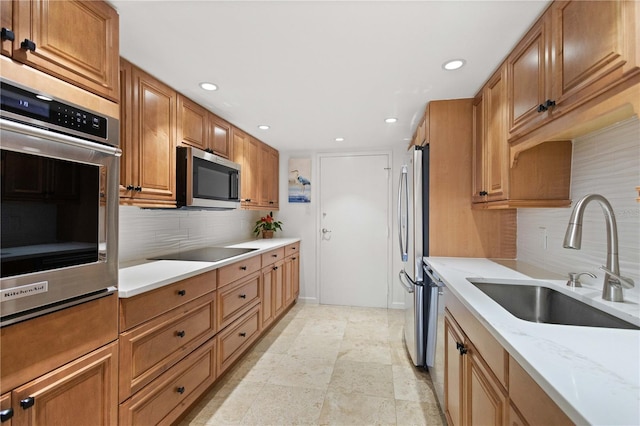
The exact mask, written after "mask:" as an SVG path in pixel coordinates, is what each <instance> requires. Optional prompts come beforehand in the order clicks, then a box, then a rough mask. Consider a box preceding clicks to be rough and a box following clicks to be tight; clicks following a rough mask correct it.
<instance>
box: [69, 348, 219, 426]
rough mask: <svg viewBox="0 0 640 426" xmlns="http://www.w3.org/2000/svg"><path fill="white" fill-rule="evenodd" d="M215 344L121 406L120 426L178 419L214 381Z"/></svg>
mask: <svg viewBox="0 0 640 426" xmlns="http://www.w3.org/2000/svg"><path fill="white" fill-rule="evenodd" d="M216 340H217V339H216V338H213V339H210V340H209V341H207V342H206V343H205V344H204V345H202V346H201V347H200V348H198V349H196V350H195V351H194V352H192V353H191V354H189V355H188V356H186V357H185V358H184V359H183V360H182V361H180V362H179V363H178V364H176V365H175V366H173V367H172V368H171V369H169V370H167V371H166V372H164V373H163V374H162V375H161V376H159V377H158V378H157V379H155V380H154V381H153V382H151V383H149V384H148V385H147V386H145V387H144V388H143V389H142V390H140V391H139V392H137V393H136V394H135V395H133V396H132V397H131V398H129V399H128V400H127V401H125V402H124V403H122V404H120V412H119V418H120V422H119V424H120V425H121V426H125V425H169V424H171V423H172V422H173V421H175V420H176V419H177V418H178V417H180V415H181V414H182V413H183V412H184V410H185V409H187V408H188V407H189V406H190V405H191V404H193V403H194V402H195V401H196V400H197V399H198V398H199V397H200V396H201V395H202V393H204V392H205V391H206V390H207V389H208V388H209V386H210V385H211V384H213V382H214V381H215V380H216ZM69 424H72V423H69ZM87 424H89V423H87Z"/></svg>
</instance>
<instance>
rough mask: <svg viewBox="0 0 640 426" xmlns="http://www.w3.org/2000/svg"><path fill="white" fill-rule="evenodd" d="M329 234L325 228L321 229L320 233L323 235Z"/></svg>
mask: <svg viewBox="0 0 640 426" xmlns="http://www.w3.org/2000/svg"><path fill="white" fill-rule="evenodd" d="M330 232H331V231H329V230H328V229H327V228H322V233H323V234H328V233H330Z"/></svg>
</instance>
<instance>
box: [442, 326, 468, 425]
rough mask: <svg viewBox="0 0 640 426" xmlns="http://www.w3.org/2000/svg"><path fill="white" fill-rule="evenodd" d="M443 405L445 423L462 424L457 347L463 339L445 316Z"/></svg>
mask: <svg viewBox="0 0 640 426" xmlns="http://www.w3.org/2000/svg"><path fill="white" fill-rule="evenodd" d="M444 335H445V345H444V368H445V376H446V377H445V382H444V384H445V385H444V401H445V402H444V404H445V416H446V417H447V423H448V424H449V425H451V426H459V425H461V424H462V410H463V404H462V389H463V387H462V386H463V382H462V380H463V374H462V373H463V361H464V357H463V356H462V355H461V354H460V351H459V350H458V346H459V345H461V344H463V343H464V339H463V337H462V334H461V332H460V331H458V329H457V327H456V326H455V324H454V323H453V322H452V320H451V319H450V318H449V316H446V317H445V319H444Z"/></svg>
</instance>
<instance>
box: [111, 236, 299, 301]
mask: <svg viewBox="0 0 640 426" xmlns="http://www.w3.org/2000/svg"><path fill="white" fill-rule="evenodd" d="M298 241H300V238H272V239H263V240H251V241H245V242H241V243H234V244H217V245H216V246H218V247H231V248H253V249H256V250H254V251H251V252H249V253H244V254H241V255H239V256H233V257H230V258H227V259H224V260H220V261H218V262H197V261H184V260H142V261H137V262H129V263H126V264H123V265H120V269H119V273H118V296H119V297H120V298H127V297H133V296H136V295H138V294H142V293H145V292H147V291H150V290H155V289H157V288H160V287H162V286H165V285H168V284H173V283H175V282H177V281H180V280H184V279H186V278H191V277H194V276H196V275H199V274H202V273H205V272H208V271H212V270H214V269H218V268H220V267H222V266H225V265H228V264H230V263H234V262H237V261H239V260H243V259H247V258H250V257H253V256H259V255H261V254H262V253H265V252H267V251H269V250H273V249H276V248H279V247H284V246H286V245H288V244H292V243H295V242H298Z"/></svg>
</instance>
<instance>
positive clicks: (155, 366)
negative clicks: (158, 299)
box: [119, 292, 216, 401]
mask: <svg viewBox="0 0 640 426" xmlns="http://www.w3.org/2000/svg"><path fill="white" fill-rule="evenodd" d="M215 332H216V327H215V292H211V293H207V294H205V295H204V296H202V297H200V298H198V299H196V300H193V301H191V302H189V303H187V304H186V305H183V306H180V307H179V308H177V309H174V310H172V311H169V312H167V313H165V314H163V315H161V316H159V317H157V318H155V319H153V320H151V321H149V322H146V323H144V324H142V325H140V326H138V327H136V328H134V329H132V330H130V331H127V332H126V333H122V334H121V335H120V383H119V385H120V401H124V400H125V399H127V398H128V397H129V396H131V395H132V394H133V393H135V392H136V391H138V390H139V389H141V388H142V387H143V386H145V385H146V384H147V383H149V382H150V381H152V380H153V379H154V378H156V377H158V376H159V375H160V374H161V373H162V372H163V371H165V370H167V369H168V368H169V367H171V366H172V365H173V364H175V363H177V362H178V361H180V359H181V358H182V357H184V355H185V354H187V353H189V352H190V351H192V350H194V349H195V348H197V347H198V346H200V345H201V344H203V343H204V342H205V341H207V340H208V339H210V338H211V337H213V336H214V334H215Z"/></svg>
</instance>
